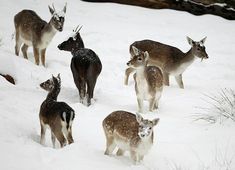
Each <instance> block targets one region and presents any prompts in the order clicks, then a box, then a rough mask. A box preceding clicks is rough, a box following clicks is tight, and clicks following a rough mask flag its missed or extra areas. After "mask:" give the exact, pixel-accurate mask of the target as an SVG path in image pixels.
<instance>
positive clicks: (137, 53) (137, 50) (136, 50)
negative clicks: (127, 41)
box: [132, 46, 140, 55]
mask: <svg viewBox="0 0 235 170" xmlns="http://www.w3.org/2000/svg"><path fill="white" fill-rule="evenodd" d="M132 50H133V52H134V54H135V55H139V53H140V50H139V49H138V48H136V47H135V46H132Z"/></svg>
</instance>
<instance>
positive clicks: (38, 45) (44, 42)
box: [14, 5, 66, 66]
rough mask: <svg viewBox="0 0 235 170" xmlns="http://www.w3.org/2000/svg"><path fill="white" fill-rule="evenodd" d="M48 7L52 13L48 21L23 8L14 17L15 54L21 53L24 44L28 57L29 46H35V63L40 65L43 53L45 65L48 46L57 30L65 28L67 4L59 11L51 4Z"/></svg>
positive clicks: (24, 50) (23, 49)
mask: <svg viewBox="0 0 235 170" xmlns="http://www.w3.org/2000/svg"><path fill="white" fill-rule="evenodd" d="M48 7H49V10H50V13H51V15H52V17H51V19H50V21H49V22H48V23H47V22H46V21H44V20H42V19H41V18H40V17H39V16H38V15H37V14H36V13H35V12H34V11H32V10H23V11H21V12H19V13H18V14H16V15H15V17H14V24H15V40H16V45H15V54H16V55H17V56H18V55H19V50H20V47H21V45H22V44H23V46H22V48H21V50H22V53H23V56H24V58H26V59H28V56H27V50H28V47H29V46H33V53H34V58H35V63H36V64H37V65H39V55H41V62H42V64H43V66H45V54H46V48H47V46H48V45H49V43H50V42H51V40H52V38H53V37H54V35H55V34H56V32H57V31H60V32H61V31H62V30H63V25H64V15H65V13H66V5H65V6H64V8H63V10H62V11H59V12H56V10H55V8H54V6H53V9H52V8H51V7H50V6H48Z"/></svg>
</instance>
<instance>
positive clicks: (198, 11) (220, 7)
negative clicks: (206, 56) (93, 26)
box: [83, 0, 235, 20]
mask: <svg viewBox="0 0 235 170" xmlns="http://www.w3.org/2000/svg"><path fill="white" fill-rule="evenodd" d="M83 1H87V2H115V3H120V4H128V5H136V6H142V7H147V8H154V9H175V10H179V11H187V12H189V13H191V14H194V15H203V14H212V15H217V16H221V17H223V18H225V19H228V20H235V10H234V7H235V1H231V2H230V1H229V4H228V3H221V2H228V1H225V0H83ZM218 2H220V3H218Z"/></svg>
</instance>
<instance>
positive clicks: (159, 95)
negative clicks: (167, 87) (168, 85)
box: [154, 89, 162, 109]
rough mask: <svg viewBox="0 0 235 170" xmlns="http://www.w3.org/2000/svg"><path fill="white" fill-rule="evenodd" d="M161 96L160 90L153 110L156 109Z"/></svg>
mask: <svg viewBox="0 0 235 170" xmlns="http://www.w3.org/2000/svg"><path fill="white" fill-rule="evenodd" d="M161 96H162V89H160V91H158V92H157V94H156V100H155V104H154V109H158V102H159V99H160V98H161Z"/></svg>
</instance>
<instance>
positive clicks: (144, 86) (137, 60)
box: [127, 46, 163, 113]
mask: <svg viewBox="0 0 235 170" xmlns="http://www.w3.org/2000/svg"><path fill="white" fill-rule="evenodd" d="M132 48H136V47H134V46H133V47H132ZM136 50H138V52H139V53H138V54H137V55H135V56H134V57H133V58H132V59H131V60H130V61H129V62H128V63H127V65H128V66H129V67H130V68H132V69H134V70H135V72H136V73H135V74H134V80H135V92H136V96H137V101H138V108H139V110H138V112H140V113H143V105H144V103H143V101H144V100H148V101H149V111H151V112H152V111H153V110H154V109H157V108H158V102H159V99H160V97H161V94H162V90H163V75H162V72H161V70H160V69H159V68H158V67H156V66H148V65H147V64H148V60H149V54H148V52H147V51H145V52H143V51H141V50H139V49H137V48H136Z"/></svg>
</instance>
